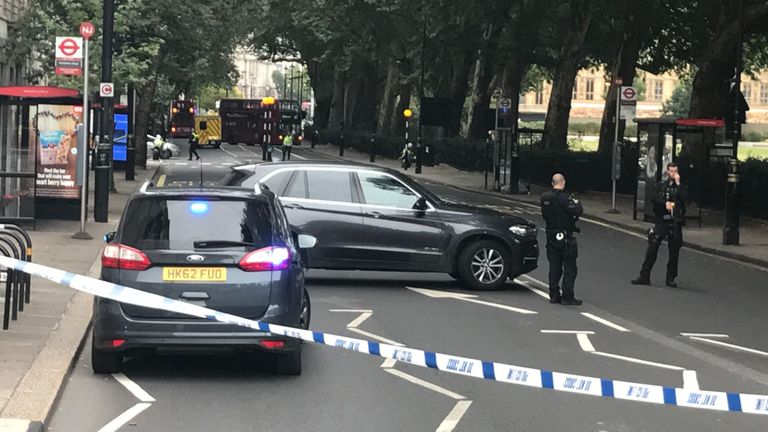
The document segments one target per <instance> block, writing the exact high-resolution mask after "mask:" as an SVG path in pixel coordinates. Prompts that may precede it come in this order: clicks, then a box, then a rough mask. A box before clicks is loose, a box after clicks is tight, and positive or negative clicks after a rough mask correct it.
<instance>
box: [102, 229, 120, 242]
mask: <svg viewBox="0 0 768 432" xmlns="http://www.w3.org/2000/svg"><path fill="white" fill-rule="evenodd" d="M116 235H117V232H116V231H110V232H108V233H106V234H104V243H112V240H114V239H115V236H116Z"/></svg>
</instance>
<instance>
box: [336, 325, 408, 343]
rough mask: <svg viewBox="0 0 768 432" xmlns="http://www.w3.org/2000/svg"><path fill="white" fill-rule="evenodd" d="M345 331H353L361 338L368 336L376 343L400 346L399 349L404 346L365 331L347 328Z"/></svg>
mask: <svg viewBox="0 0 768 432" xmlns="http://www.w3.org/2000/svg"><path fill="white" fill-rule="evenodd" d="M347 330H349V331H353V332H355V333H358V334H361V335H363V336H368V337H369V338H371V339H376V340H377V341H379V342H384V343H386V344H390V345H394V346H401V347H402V346H405V345H403V344H401V343H400V342H395V341H393V340H392V339H387V338H385V337H382V336H379V335H376V334H373V333H370V332H367V331H365V330H360V329H359V328H348V329H347Z"/></svg>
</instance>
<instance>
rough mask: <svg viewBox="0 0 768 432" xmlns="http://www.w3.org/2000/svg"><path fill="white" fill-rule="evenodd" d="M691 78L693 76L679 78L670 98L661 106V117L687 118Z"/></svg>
mask: <svg viewBox="0 0 768 432" xmlns="http://www.w3.org/2000/svg"><path fill="white" fill-rule="evenodd" d="M692 77H693V74H688V75H684V76H682V77H681V79H680V81H679V82H678V83H677V87H675V91H674V92H673V93H672V96H671V97H670V98H669V100H667V101H665V102H664V103H663V104H662V108H661V113H662V116H663V117H671V118H687V117H688V114H689V112H690V110H691V93H692V89H693V86H692V79H693V78H692Z"/></svg>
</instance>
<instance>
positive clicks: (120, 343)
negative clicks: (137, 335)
mask: <svg viewBox="0 0 768 432" xmlns="http://www.w3.org/2000/svg"><path fill="white" fill-rule="evenodd" d="M124 343H125V339H112V341H111V344H110V345H111V346H112V348H120V347H121V346H123V344H124Z"/></svg>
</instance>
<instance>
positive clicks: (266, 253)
mask: <svg viewBox="0 0 768 432" xmlns="http://www.w3.org/2000/svg"><path fill="white" fill-rule="evenodd" d="M290 258H291V253H290V252H289V251H288V249H287V248H284V247H277V246H269V247H265V248H262V249H258V250H255V251H253V252H249V253H248V254H246V255H245V256H244V257H243V259H241V260H240V263H239V265H240V268H241V269H243V270H245V271H249V272H251V271H268V270H284V269H286V268H288V261H290Z"/></svg>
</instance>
